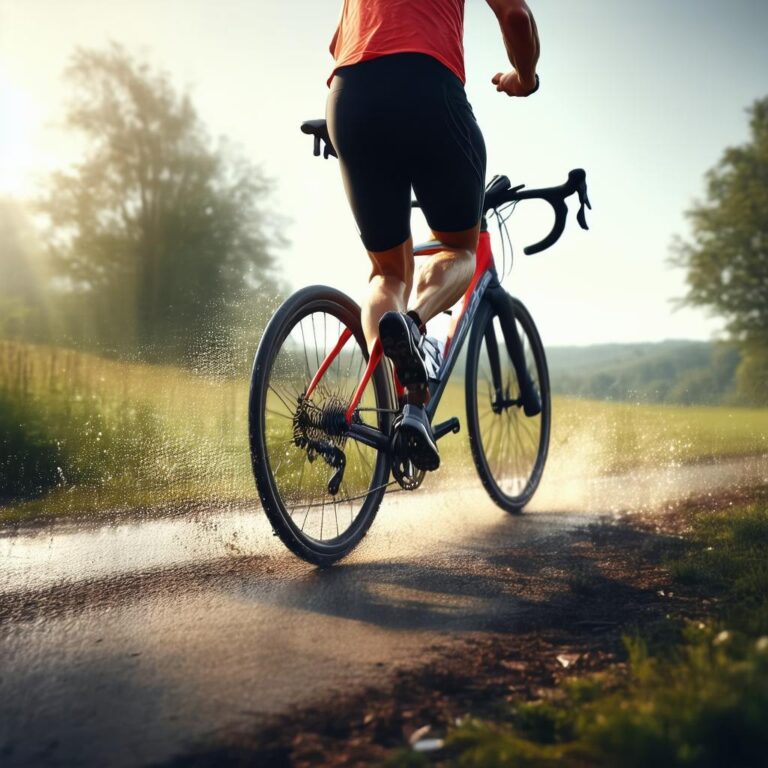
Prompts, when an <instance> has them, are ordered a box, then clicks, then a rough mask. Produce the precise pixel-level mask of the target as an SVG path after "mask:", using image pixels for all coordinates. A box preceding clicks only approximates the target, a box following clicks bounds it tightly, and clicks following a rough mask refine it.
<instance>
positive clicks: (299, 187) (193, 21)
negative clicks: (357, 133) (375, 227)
mask: <svg viewBox="0 0 768 768" xmlns="http://www.w3.org/2000/svg"><path fill="white" fill-rule="evenodd" d="M529 4H530V6H531V9H532V11H533V13H534V15H535V17H536V20H537V23H538V27H539V32H540V35H541V51H542V53H541V60H540V64H539V74H540V77H541V89H540V91H539V92H538V93H537V94H535V96H533V97H531V98H529V99H519V100H516V99H510V98H508V97H506V96H504V95H502V94H498V93H497V92H496V91H495V88H494V87H493V86H492V85H491V84H490V79H491V77H492V75H493V74H494V73H496V72H497V71H503V70H505V69H507V68H508V63H507V59H506V55H505V51H504V46H503V41H502V37H501V34H500V32H499V28H498V24H497V22H496V19H495V17H494V16H493V13H492V12H491V10H490V8H489V7H488V5H487V4H486V3H485V2H484V1H483V0H466V14H465V57H466V69H467V93H468V95H469V99H470V101H471V102H472V105H473V108H474V111H475V115H476V117H477V119H478V122H479V124H480V127H481V129H482V130H483V133H484V136H485V140H486V145H487V148H488V176H489V178H490V176H492V175H493V174H496V173H503V174H506V175H507V176H509V177H510V179H511V180H512V181H513V183H516V184H518V183H525V184H527V185H528V186H531V187H537V186H551V185H555V184H559V183H561V182H562V181H564V180H565V178H566V176H567V173H568V171H569V170H570V169H571V168H575V167H583V168H585V169H586V171H587V180H588V184H589V190H590V198H591V200H592V204H593V211H592V212H591V215H589V216H588V219H589V222H590V227H591V228H590V231H589V232H584V231H582V230H581V229H579V227H578V226H577V224H576V222H575V216H573V218H572V219H571V221H570V222H569V225H568V227H567V229H566V232H565V234H564V236H563V238H562V239H561V240H560V242H559V243H558V244H557V245H556V246H555V247H554V248H552V249H551V250H548V251H546V252H544V253H542V254H538V255H536V256H530V257H529V256H524V255H523V253H522V248H523V246H524V245H527V244H529V243H531V242H534V241H537V240H539V239H540V238H541V236H542V235H543V234H546V232H548V231H549V221H550V219H549V216H548V214H547V210H546V204H536V203H530V204H527V205H526V206H525V207H524V206H523V205H520V206H518V208H517V210H516V212H515V214H514V216H513V217H512V219H511V220H510V224H511V233H512V240H513V243H514V244H515V261H514V268H513V270H512V272H511V274H510V276H509V277H507V278H506V279H505V287H506V288H507V289H508V290H509V291H510V292H511V293H513V294H514V295H516V296H518V297H519V298H520V299H521V300H522V301H523V302H524V303H525V304H527V305H528V307H529V308H530V309H531V311H532V312H533V314H534V317H535V318H536V321H537V324H538V325H539V329H540V331H541V334H542V337H543V339H544V342H545V344H549V345H552V344H591V343H601V342H628V341H660V340H663V339H670V338H692V339H709V338H713V337H715V336H716V335H717V334H718V332H719V330H720V328H721V323H720V321H719V320H718V319H717V318H712V317H709V316H708V315H706V314H705V313H704V312H702V311H699V310H692V309H683V310H679V309H675V306H674V300H675V299H676V298H679V297H681V296H682V295H684V293H685V275H684V273H683V272H682V271H681V270H680V269H677V268H673V267H671V266H670V264H669V263H668V259H669V255H670V243H671V242H672V239H673V237H674V236H675V235H676V234H678V235H683V236H685V235H686V233H687V232H688V230H687V224H686V220H685V218H684V211H685V210H686V208H688V207H689V206H690V205H691V203H692V202H693V201H694V200H695V199H701V197H702V195H703V194H704V174H705V173H706V171H707V170H708V169H709V168H711V167H713V166H714V165H715V164H716V163H717V161H718V159H719V158H720V156H721V154H722V152H723V150H724V149H725V147H727V146H732V145H736V144H740V143H743V142H745V141H746V140H747V139H748V135H749V134H748V123H747V116H746V113H745V109H746V107H747V106H749V105H750V104H751V103H752V102H753V101H754V100H755V99H756V98H759V97H762V96H765V95H768V45H766V44H765V37H766V33H767V32H768V2H766V0H732V1H731V2H728V3H724V2H722V0H663V1H662V0H646V1H645V2H637V1H636V0H635V1H634V2H632V1H630V0H579V2H576V1H575V0H531V2H530V3H529ZM340 8H341V0H294V1H293V2H291V1H290V0H0V194H10V195H13V196H17V197H20V198H24V197H30V196H33V195H34V194H35V193H36V192H37V191H40V190H41V189H42V188H44V183H45V177H46V174H48V173H49V172H50V171H51V170H53V169H55V168H58V167H62V166H66V165H67V164H68V163H70V162H73V161H75V160H76V159H77V157H78V153H79V152H80V151H81V150H82V147H81V146H80V145H79V144H78V142H77V141H75V140H74V139H73V137H71V136H69V135H68V134H67V133H66V132H65V131H64V130H63V129H62V127H61V122H62V119H63V115H64V107H65V103H66V89H65V86H64V82H63V80H62V72H63V69H64V67H65V66H66V64H67V61H68V59H69V57H70V56H71V54H72V52H73V51H74V49H75V48H76V47H77V46H82V47H90V48H103V47H105V46H106V45H107V44H108V43H109V42H110V41H116V42H119V43H121V44H123V45H124V46H125V47H126V48H127V49H128V50H129V51H131V52H132V53H135V54H139V55H141V56H144V57H145V58H146V59H147V61H148V62H149V63H150V64H151V65H152V66H153V67H154V68H156V69H160V70H163V71H165V72H167V73H168V75H169V77H170V78H171V80H172V82H173V84H174V85H175V86H176V87H177V88H178V89H179V90H182V91H186V92H188V93H189V94H190V96H191V98H192V101H193V103H194V105H195V107H196V109H197V111H198V114H199V116H200V118H201V120H202V121H203V122H204V124H205V125H206V126H207V128H208V130H209V132H210V133H211V135H212V136H220V135H222V136H226V137H228V138H229V139H230V140H232V141H234V142H235V143H236V144H238V145H239V146H240V148H241V149H242V151H243V152H244V153H245V154H246V155H247V156H248V157H249V158H250V159H251V160H252V161H254V162H255V163H257V164H258V165H260V166H261V167H262V169H263V171H264V173H265V174H266V175H267V176H269V177H270V178H272V179H273V181H274V193H273V195H272V197H271V200H270V202H269V206H270V210H271V211H272V212H273V213H274V214H275V215H276V216H279V217H280V218H281V219H282V220H284V221H285V224H284V227H283V229H284V234H285V236H286V238H287V240H288V241H289V242H288V245H286V246H283V247H280V248H276V249H275V256H276V259H277V261H278V262H279V264H280V266H281V271H282V274H283V277H284V278H285V280H286V281H287V282H288V283H289V284H290V285H291V286H292V287H294V288H299V287H301V286H304V285H309V284H312V283H326V284H333V285H335V286H337V287H339V288H341V289H342V290H344V291H346V292H348V293H349V294H350V295H352V296H353V297H355V298H357V299H358V300H359V299H360V297H361V296H362V295H363V293H364V290H365V286H366V279H367V275H368V273H369V262H368V259H367V256H366V254H365V251H364V250H363V248H362V246H361V244H360V240H359V237H358V235H357V231H356V228H355V225H354V221H353V219H352V217H351V214H350V212H349V207H348V204H347V202H346V199H345V197H344V192H343V189H342V186H341V181H340V176H339V171H338V167H337V165H336V163H335V161H334V160H328V161H323V160H320V159H317V158H314V157H313V156H312V141H311V139H310V138H308V137H306V136H304V135H303V134H301V133H300V131H299V125H300V123H301V121H302V120H304V119H309V118H315V117H322V116H323V115H324V111H325V97H326V94H327V88H326V85H325V81H326V78H327V76H328V74H329V72H330V69H331V68H332V60H331V57H330V54H329V53H328V43H329V41H330V38H331V36H332V34H333V31H334V28H335V25H336V21H337V19H338V15H339V11H340ZM572 213H573V214H575V207H574V206H572ZM413 232H414V237H415V239H416V240H420V239H426V237H427V230H426V225H425V224H424V222H423V219H421V217H420V215H419V214H418V213H417V214H415V215H414V221H413ZM494 246H495V249H496V250H497V251H498V249H499V243H498V240H495V241H494ZM497 255H498V256H500V251H499V252H498V253H497Z"/></svg>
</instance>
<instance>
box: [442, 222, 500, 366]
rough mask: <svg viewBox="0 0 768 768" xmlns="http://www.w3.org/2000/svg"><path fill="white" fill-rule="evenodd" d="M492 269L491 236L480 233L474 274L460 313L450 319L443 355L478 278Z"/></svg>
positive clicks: (447, 348)
mask: <svg viewBox="0 0 768 768" xmlns="http://www.w3.org/2000/svg"><path fill="white" fill-rule="evenodd" d="M492 267H493V254H492V253H491V235H490V233H489V232H487V231H486V232H481V233H480V238H479V240H478V242H477V253H476V254H475V273H474V275H472V280H470V282H469V286H468V288H467V290H466V291H465V293H464V300H463V301H462V304H461V311H460V312H459V313H458V314H457V315H454V316H453V318H452V319H451V324H450V326H449V328H448V336H447V338H446V340H445V354H446V355H447V354H448V350H449V349H450V348H451V343H452V342H453V337H454V334H455V333H456V329H457V328H458V327H459V321H460V320H461V318H462V317H464V314H465V313H466V311H467V307H469V302H470V300H471V298H472V294H473V293H474V292H475V288H477V284H478V282H479V281H480V278H481V277H482V276H483V275H484V274H485V273H486V272H487V271H488V270H489V269H491V268H492Z"/></svg>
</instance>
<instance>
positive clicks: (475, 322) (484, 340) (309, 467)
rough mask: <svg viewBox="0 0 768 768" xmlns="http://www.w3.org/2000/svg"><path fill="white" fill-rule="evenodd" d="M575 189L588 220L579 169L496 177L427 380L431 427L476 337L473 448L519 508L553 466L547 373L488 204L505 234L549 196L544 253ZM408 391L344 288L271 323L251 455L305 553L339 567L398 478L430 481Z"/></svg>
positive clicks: (321, 134) (287, 531) (405, 485)
mask: <svg viewBox="0 0 768 768" xmlns="http://www.w3.org/2000/svg"><path fill="white" fill-rule="evenodd" d="M302 131H303V132H304V133H307V134H309V135H311V136H313V137H314V154H315V155H316V156H318V155H320V150H321V141H322V142H323V145H324V147H323V155H324V157H325V158H328V157H329V156H335V151H334V149H333V145H332V143H331V140H330V138H329V136H328V131H327V128H326V125H325V121H324V120H311V121H307V122H305V123H303V124H302ZM574 193H575V194H577V195H578V199H579V204H580V207H579V211H578V213H577V220H578V222H579V224H580V226H581V227H582V228H583V229H588V227H587V222H586V217H585V206H586V207H589V208H591V205H590V203H589V199H588V197H587V184H586V174H585V172H584V171H583V170H582V169H575V170H572V171H571V172H570V173H569V174H568V179H567V181H566V182H565V183H564V184H562V185H560V186H557V187H550V188H543V189H525V186H524V185H519V186H516V187H512V186H511V184H510V181H509V179H508V178H507V177H506V176H496V177H494V178H493V179H492V180H491V182H490V183H489V184H488V186H487V187H486V191H485V202H484V205H483V219H482V226H481V233H480V240H479V244H478V249H477V257H476V268H475V272H474V275H473V278H472V281H471V283H470V285H469V287H468V289H467V291H466V293H465V295H464V298H463V301H462V304H461V309H460V311H459V312H458V314H457V315H456V316H454V317H452V320H451V324H450V330H449V333H448V338H447V341H446V347H445V353H444V356H443V359H442V362H441V364H440V366H439V370H438V371H437V374H436V376H435V377H434V379H431V380H430V382H429V389H430V399H429V402H428V404H427V406H426V411H427V414H428V416H429V420H430V423H431V422H432V420H433V418H434V416H435V413H436V411H437V407H438V405H439V403H440V399H441V397H442V395H443V393H444V392H445V389H446V385H447V383H448V380H449V377H450V375H451V373H452V371H453V369H454V366H455V364H456V361H457V359H458V357H459V353H460V351H461V349H462V347H463V346H464V342H465V341H466V339H467V337H469V343H468V347H467V360H466V372H465V385H464V390H465V392H464V397H465V402H466V411H467V428H468V432H469V444H470V450H471V455H472V459H473V462H474V464H475V467H476V469H477V472H478V474H479V476H480V480H481V481H482V483H483V485H484V487H485V489H486V491H487V492H488V494H489V496H490V497H491V499H492V500H493V501H494V502H495V503H496V504H497V505H498V506H499V507H501V508H502V509H504V510H506V511H508V512H512V513H517V512H520V511H522V509H523V507H525V505H526V504H527V503H528V502H529V501H530V499H531V497H532V496H533V494H534V492H535V491H536V488H537V487H538V485H539V482H540V480H541V476H542V473H543V471H544V464H545V462H546V458H547V451H548V448H549V435H550V424H551V401H550V391H549V374H548V370H547V362H546V357H545V353H544V347H543V345H542V343H541V339H540V337H539V333H538V331H537V329H536V326H535V324H534V322H533V318H532V317H531V315H530V313H529V312H528V310H527V309H526V308H525V307H524V306H523V304H522V303H521V302H520V301H519V300H518V299H516V298H513V297H512V296H510V295H509V294H508V293H507V292H506V291H505V290H504V289H503V288H502V287H501V283H500V279H499V276H498V273H497V271H496V267H495V264H494V258H493V254H492V252H491V242H490V233H489V231H488V225H487V214H488V213H489V212H492V213H493V214H494V215H495V216H496V217H497V219H498V222H499V229H500V231H501V229H502V227H504V229H505V231H506V220H507V219H508V218H509V215H511V212H512V210H514V206H515V205H516V204H517V203H518V202H520V201H523V200H532V199H542V200H545V201H547V202H548V203H549V204H550V205H551V206H552V208H553V209H554V213H555V223H554V225H553V228H552V230H551V232H550V233H549V234H548V235H547V236H546V237H545V238H544V239H543V240H541V241H540V242H538V243H535V244H534V245H531V246H528V247H526V248H525V249H524V252H525V253H526V254H534V253H539V252H540V251H543V250H545V249H547V248H549V247H551V246H552V245H554V243H555V242H557V240H558V239H559V238H560V236H561V235H562V233H563V230H564V228H565V223H566V219H567V214H568V207H567V205H566V203H565V199H566V198H567V197H569V196H570V195H572V194H574ZM412 205H413V206H414V207H418V202H416V201H413V202H412ZM507 211H509V214H508V215H506V216H504V214H505V213H506V212H507ZM506 234H507V239H509V235H508V232H507V233H506ZM503 243H504V241H503V240H502V244H503ZM440 248H441V244H440V243H439V242H437V241H430V242H427V243H424V244H422V245H418V246H416V247H414V255H415V256H423V255H429V254H432V253H435V252H437V251H439V250H440ZM502 273H503V270H502ZM329 326H330V328H329ZM500 339H501V340H503V345H504V346H503V347H502V346H501V344H500V341H499V340H500ZM403 395H404V391H403V389H402V387H400V385H399V383H398V382H397V381H396V377H395V376H394V372H393V370H392V367H391V365H390V364H389V362H388V361H387V360H386V358H383V356H382V353H381V347H380V344H379V342H378V341H377V342H376V343H375V344H374V346H373V349H372V350H370V354H369V351H368V349H367V347H366V342H365V338H364V336H363V332H362V328H361V325H360V309H359V307H358V306H357V304H355V302H354V301H353V300H352V299H350V298H349V297H348V296H346V295H345V294H343V293H342V292H341V291H338V290H336V289H334V288H330V287H327V286H310V287H308V288H304V289H302V290H300V291H298V292H297V293H295V294H293V295H292V296H291V297H290V298H289V299H287V300H286V301H285V302H284V303H283V304H282V306H281V307H280V308H279V309H278V310H277V312H276V313H275V315H274V316H273V318H272V319H271V321H270V322H269V323H268V325H267V327H266V329H265V331H264V334H263V336H262V338H261V341H260V343H259V347H258V350H257V352H256V357H255V360H254V364H253V371H252V376H251V389H250V398H249V439H250V449H251V464H252V468H253V473H254V477H255V481H256V487H257V489H258V492H259V496H260V499H261V502H262V505H263V506H264V510H265V512H266V514H267V517H268V518H269V521H270V523H271V524H272V528H273V531H274V533H275V534H276V535H277V536H279V537H280V539H281V540H282V541H283V543H284V544H285V545H286V546H287V547H288V549H290V550H291V551H292V552H294V553H295V554H296V555H298V556H299V557H301V558H303V559H304V560H307V561H308V562H310V563H313V564H316V565H319V566H329V565H331V564H332V563H334V562H336V561H337V560H339V559H340V558H342V557H344V556H345V555H346V554H348V553H349V552H350V551H351V550H352V549H353V548H354V547H355V546H356V545H357V544H358V543H359V542H360V540H361V539H362V538H363V536H365V534H366V532H367V531H368V529H369V528H370V526H371V523H372V522H373V520H374V517H375V516H376V512H377V511H378V508H379V506H380V504H381V501H382V499H383V497H384V494H385V492H386V491H387V489H388V488H390V487H391V486H393V485H395V484H396V485H399V486H400V488H401V489H403V490H409V491H413V490H416V489H417V488H418V487H419V486H420V485H421V483H422V481H423V480H424V472H422V471H419V470H416V469H415V468H414V467H413V465H412V464H411V463H410V461H409V460H408V457H407V455H406V454H405V451H404V448H403V446H402V445H401V444H400V441H399V440H398V433H397V430H396V429H395V428H394V425H395V419H396V417H397V414H398V413H399V411H400V410H401V408H402V404H403V400H404V398H403ZM459 428H460V423H459V419H458V418H457V417H455V416H454V417H452V418H450V419H448V420H447V421H444V422H442V423H440V424H434V425H433V431H434V435H435V438H436V439H437V440H440V439H441V438H442V437H444V436H445V435H447V434H449V433H452V432H453V433H455V432H458V431H459ZM390 475H391V478H390ZM340 515H341V516H340Z"/></svg>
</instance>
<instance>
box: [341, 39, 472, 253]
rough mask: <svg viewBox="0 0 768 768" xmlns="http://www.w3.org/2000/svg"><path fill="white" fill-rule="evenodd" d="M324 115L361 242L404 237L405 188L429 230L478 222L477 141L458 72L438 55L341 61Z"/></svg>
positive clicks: (387, 243)
mask: <svg viewBox="0 0 768 768" xmlns="http://www.w3.org/2000/svg"><path fill="white" fill-rule="evenodd" d="M326 118H327V121H328V130H329V132H330V136H331V140H332V141H333V145H334V147H335V148H336V151H337V153H338V155H339V162H340V164H341V172H342V176H343V179H344V186H345V188H346V191H347V196H348V198H349V202H350V205H351V206H352V212H353V214H354V216H355V219H356V221H357V226H358V228H359V230H360V236H361V238H362V240H363V244H364V245H365V247H366V249H367V250H369V251H386V250H389V249H390V248H394V247H395V246H397V245H400V243H403V242H404V241H405V240H407V239H408V237H410V233H411V226H410V219H411V188H413V191H414V193H415V195H416V199H417V200H418V201H419V203H420V205H421V207H422V209H423V211H424V215H425V217H426V219H427V222H428V224H429V226H430V227H431V228H432V229H433V230H439V231H443V232H459V231H462V230H466V229H471V228H472V227H474V226H475V225H476V224H477V223H478V222H479V221H480V216H481V213H482V211H481V207H482V203H483V193H484V188H485V162H486V155H485V142H484V141H483V135H482V133H481V132H480V128H479V126H478V125H477V121H476V120H475V116H474V114H473V112H472V107H471V106H470V104H469V102H468V101H467V96H466V94H465V92H464V86H463V84H462V82H461V80H459V78H458V77H456V75H454V74H453V72H451V70H450V69H448V68H447V67H446V66H444V65H443V64H441V63H440V62H439V61H437V59H434V58H432V57H431V56H427V55H425V54H420V53H399V54H393V55H389V56H381V57H379V58H376V59H371V60H369V61H364V62H361V63H360V64H354V65H352V66H349V67H342V68H340V69H339V70H337V72H336V75H335V77H334V78H333V81H332V83H331V90H330V93H329V95H328V104H327V111H326Z"/></svg>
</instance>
